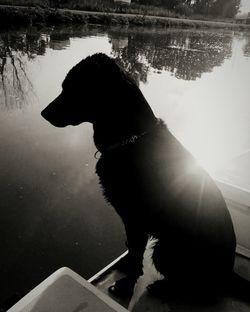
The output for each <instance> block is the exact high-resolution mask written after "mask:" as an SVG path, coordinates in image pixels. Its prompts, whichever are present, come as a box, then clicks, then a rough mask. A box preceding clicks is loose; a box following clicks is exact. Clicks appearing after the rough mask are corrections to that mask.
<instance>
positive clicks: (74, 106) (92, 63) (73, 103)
mask: <svg viewBox="0 0 250 312" xmlns="http://www.w3.org/2000/svg"><path fill="white" fill-rule="evenodd" d="M128 87H129V88H134V89H136V88H137V86H136V84H135V83H134V82H133V80H132V79H131V78H130V77H129V76H128V75H127V74H126V73H125V72H124V71H123V70H122V69H121V68H120V67H119V66H118V65H117V64H116V62H115V60H114V59H112V58H110V57H108V56H107V55H105V54H102V53H98V54H94V55H92V56H89V57H87V58H86V59H83V60H82V61H81V62H80V63H78V64H77V65H76V66H74V67H73V68H72V69H71V70H70V71H69V73H68V74H67V76H66V78H65V80H64V81H63V83H62V92H61V94H60V95H59V96H58V97H57V98H56V99H55V100H54V101H52V102H51V103H50V104H49V105H48V106H47V107H46V108H45V109H44V110H43V111H42V113H41V114H42V116H43V117H44V118H45V119H46V120H48V121H49V122H50V123H51V124H53V125H54V126H57V127H64V126H67V125H78V124H80V123H82V122H91V123H94V122H96V120H98V119H100V118H105V116H107V114H110V113H111V112H112V111H114V107H115V105H116V106H118V104H117V103H118V102H119V98H121V97H122V96H123V95H124V94H128V93H129V92H128Z"/></svg>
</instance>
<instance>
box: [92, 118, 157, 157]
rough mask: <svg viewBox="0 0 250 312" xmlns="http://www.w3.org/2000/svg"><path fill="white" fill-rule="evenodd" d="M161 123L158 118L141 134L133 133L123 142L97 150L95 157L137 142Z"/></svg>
mask: <svg viewBox="0 0 250 312" xmlns="http://www.w3.org/2000/svg"><path fill="white" fill-rule="evenodd" d="M160 123H161V120H160V119H157V120H156V123H155V124H154V125H153V127H152V128H150V129H149V130H147V131H144V132H142V133H141V134H137V135H132V136H131V137H130V138H128V139H125V140H123V141H122V142H118V143H115V144H113V145H111V146H109V147H108V148H106V149H105V150H104V151H103V152H102V153H101V152H100V151H96V152H95V154H94V157H95V159H100V158H101V155H103V154H105V153H108V152H111V151H113V150H115V149H117V148H120V147H123V146H126V145H129V144H133V143H135V142H137V141H138V140H139V139H141V138H142V137H144V136H145V135H147V134H149V133H150V132H152V131H153V130H154V129H155V128H156V127H157V126H158V125H159V124H160ZM98 154H101V155H100V157H98V156H97V155H98Z"/></svg>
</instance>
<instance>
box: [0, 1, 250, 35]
mask: <svg viewBox="0 0 250 312" xmlns="http://www.w3.org/2000/svg"><path fill="white" fill-rule="evenodd" d="M134 1H136V2H134V3H132V4H131V5H130V6H121V5H117V4H115V3H114V2H113V0H93V1H92V0H75V1H73V0H44V1H43V0H34V1H31V0H0V27H1V28H3V27H10V26H15V25H23V24H26V25H27V24H28V25H39V24H42V25H44V24H49V25H54V24H59V23H61V24H69V23H72V24H75V23H81V24H84V23H85V24H104V25H134V26H145V27H154V26H160V27H171V26H172V27H193V28H227V29H245V28H247V29H249V25H236V24H235V23H232V22H233V20H232V19H229V20H228V19H226V18H225V17H224V18H223V19H221V20H220V19H219V17H217V18H216V19H215V17H214V18H213V19H210V18H209V19H207V18H206V16H205V15H200V16H198V17H199V19H198V18H197V16H196V18H197V19H194V17H193V16H190V17H187V16H186V15H185V14H182V15H181V14H180V13H176V12H175V11H174V10H169V9H168V8H167V7H165V8H162V7H156V6H151V5H149V4H148V5H142V4H140V3H139V0H134ZM147 1H148V2H149V1H151V2H153V1H155V0H147ZM147 1H146V0H145V2H147ZM157 1H158V2H160V1H163V0H157ZM171 1H172V2H173V1H177V0H169V1H168V3H170V2H171ZM178 1H179V3H178V5H180V3H181V2H180V1H182V2H183V1H186V2H187V1H188V0H178ZM194 1H195V0H193V2H192V3H194ZM196 1H200V2H201V1H203V0H196ZM206 1H209V0H206ZM215 1H216V0H213V3H214V2H215ZM217 1H224V0H217ZM227 1H229V2H230V1H236V2H237V1H238V0H227ZM18 5H19V6H18ZM186 5H187V3H186ZM174 8H176V6H174ZM190 9H192V10H193V8H192V6H191V5H190Z"/></svg>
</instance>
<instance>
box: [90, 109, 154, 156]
mask: <svg viewBox="0 0 250 312" xmlns="http://www.w3.org/2000/svg"><path fill="white" fill-rule="evenodd" d="M146 104H147V103H146ZM135 107H138V105H135ZM135 107H134V109H133V110H132V113H131V112H130V113H127V111H125V112H124V111H122V109H121V111H120V114H119V116H120V117H119V118H115V119H112V118H111V117H110V116H109V117H110V118H108V117H107V116H106V118H103V120H101V121H99V122H96V123H93V128H94V142H95V145H96V148H97V149H98V151H99V152H101V153H104V152H106V151H108V150H111V149H113V148H114V147H116V146H119V145H124V142H131V141H132V140H133V139H134V138H139V137H141V136H143V135H144V134H145V133H147V132H149V131H150V130H151V129H153V128H154V127H155V125H156V124H157V122H158V119H157V118H156V117H155V116H154V114H153V112H152V110H151V108H150V106H149V105H148V104H147V105H145V103H144V104H143V110H140V111H138V110H137V111H136V110H135Z"/></svg>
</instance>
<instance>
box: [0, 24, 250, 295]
mask: <svg viewBox="0 0 250 312" xmlns="http://www.w3.org/2000/svg"><path fill="white" fill-rule="evenodd" d="M95 52H104V53H106V54H108V55H112V56H113V57H114V58H116V59H117V60H118V62H119V63H120V64H121V65H122V66H123V67H124V68H125V69H126V70H127V71H129V72H130V73H131V75H132V76H133V77H134V78H135V79H136V80H137V82H138V84H139V85H140V87H141V89H142V91H143V93H144V94H145V96H146V98H147V99H148V101H149V103H150V105H151V107H152V108H153V110H154V112H155V114H156V115H157V116H159V117H161V118H163V119H164V120H165V121H166V123H167V124H168V126H169V128H170V130H171V131H172V132H173V133H174V134H175V135H176V136H177V137H178V138H179V140H180V141H181V142H182V143H183V144H184V145H185V146H186V147H187V148H188V149H189V150H190V151H191V152H192V153H193V154H194V155H195V157H196V158H197V161H198V162H199V163H200V164H201V165H202V166H204V167H205V168H206V169H207V170H208V171H209V172H210V174H211V175H213V176H214V177H215V178H217V179H220V180H224V181H227V182H229V183H231V184H235V185H237V186H238V187H241V188H244V189H248V190H249V189H250V181H249V180H250V178H249V168H250V123H249V118H250V107H249V103H250V91H249V86H250V84H249V83H250V76H249V73H250V34H243V33H234V32H218V31H189V30H180V29H179V30H177V29H172V30H162V31H159V30H158V31H152V30H151V31H149V30H145V29H144V30H142V29H125V28H108V29H104V28H101V27H90V28H58V29H57V28H55V29H42V30H37V29H30V30H18V31H12V32H5V33H0V140H1V145H0V149H1V152H0V187H1V193H0V250H1V257H0V276H1V282H0V287H1V291H0V294H1V295H0V296H1V297H0V299H1V300H5V299H6V298H7V297H8V296H10V295H11V294H12V293H14V292H20V293H21V294H22V293H23V292H25V291H27V290H28V289H29V288H31V287H34V285H36V284H37V283H38V282H40V281H41V280H42V279H43V278H45V277H47V276H48V275H49V274H50V273H52V272H53V271H54V270H55V269H57V268H59V267H61V266H69V267H71V268H72V269H74V270H76V271H77V272H78V273H80V274H81V275H82V276H84V277H85V278H88V277H90V276H91V275H93V274H94V273H95V272H97V271H98V270H99V269H101V268H102V267H103V266H104V265H106V264H107V263H109V262H110V261H111V260H113V259H114V258H115V257H116V256H118V255H119V254H120V253H121V252H122V251H123V250H124V249H125V247H124V244H123V242H124V240H125V238H124V232H123V227H122V224H121V222H120V220H119V218H118V216H117V215H116V214H115V212H114V211H113V208H112V207H110V206H109V205H108V204H107V203H105V201H104V199H103V197H102V194H101V189H100V186H99V184H98V179H97V177H96V176H95V174H94V170H95V169H94V168H95V163H96V160H95V159H94V153H95V151H96V149H95V147H94V145H93V141H92V134H93V133H92V128H91V126H90V125H89V124H84V125H80V126H78V127H67V128H64V129H58V128H54V127H52V126H51V125H50V124H48V123H47V122H46V121H45V120H44V119H42V118H41V116H40V111H41V110H42V109H43V108H44V107H45V106H46V105H47V104H48V103H49V102H50V101H51V100H52V99H53V98H54V97H56V96H57V94H58V93H59V92H60V90H61V87H60V85H61V83H62V81H63V79H64V77H65V75H66V73H67V72H68V71H69V69H70V68H71V67H72V66H73V65H75V64H76V63H77V62H79V61H80V60H81V59H82V58H84V57H86V56H88V55H90V54H93V53H95ZM107 77H108V73H107ZM97 91H98V90H97ZM121 96H122V94H121ZM83 98H84V86H83ZM118 105H119V99H118Z"/></svg>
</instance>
